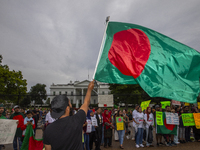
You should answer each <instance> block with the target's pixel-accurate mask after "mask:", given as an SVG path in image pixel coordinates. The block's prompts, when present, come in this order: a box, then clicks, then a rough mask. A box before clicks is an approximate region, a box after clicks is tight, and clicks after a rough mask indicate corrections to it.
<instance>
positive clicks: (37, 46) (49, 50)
mask: <svg viewBox="0 0 200 150" xmlns="http://www.w3.org/2000/svg"><path fill="white" fill-rule="evenodd" d="M199 8H200V1H199V0H162V1H161V0H142V1H141V0H46V1H45V0H42V1H41V0H1V1H0V54H2V55H3V64H7V65H8V66H9V67H10V69H14V70H16V71H17V70H21V71H22V73H23V76H24V78H25V79H27V83H28V90H29V89H30V87H31V86H33V85H35V84H37V83H43V84H46V85H47V91H48V93H49V87H50V85H51V84H52V83H54V84H62V83H63V84H66V83H69V81H70V80H72V81H75V80H79V81H82V80H85V79H88V70H89V75H90V78H92V75H93V72H94V68H95V65H96V60H97V57H98V52H99V49H100V45H101V41H102V37H103V32H104V29H105V18H106V16H110V17H111V18H110V21H118V22H128V23H133V24H139V25H142V26H145V27H148V28H151V29H153V30H155V31H158V32H160V33H162V34H165V35H167V36H169V37H171V38H173V39H175V40H177V41H179V42H181V43H184V44H186V45H188V46H190V47H192V48H194V49H196V50H197V51H200V15H199V14H200V9H199Z"/></svg>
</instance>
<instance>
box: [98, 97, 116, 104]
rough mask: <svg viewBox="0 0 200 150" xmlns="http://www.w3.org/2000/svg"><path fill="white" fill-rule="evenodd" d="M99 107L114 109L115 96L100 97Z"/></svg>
mask: <svg viewBox="0 0 200 150" xmlns="http://www.w3.org/2000/svg"><path fill="white" fill-rule="evenodd" d="M98 103H99V104H98V106H99V107H113V106H114V104H113V95H98Z"/></svg>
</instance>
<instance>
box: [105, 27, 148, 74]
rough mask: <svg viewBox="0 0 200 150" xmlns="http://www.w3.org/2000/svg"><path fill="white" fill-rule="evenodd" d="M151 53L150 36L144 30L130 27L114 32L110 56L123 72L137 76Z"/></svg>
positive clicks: (112, 61)
mask: <svg viewBox="0 0 200 150" xmlns="http://www.w3.org/2000/svg"><path fill="white" fill-rule="evenodd" d="M150 53H151V44H150V41H149V38H148V36H147V35H146V34H145V33H144V32H143V31H142V30H139V29H128V30H123V31H120V32H117V33H115V34H114V36H113V41H112V44H111V47H110V50H109V52H108V58H109V60H110V62H111V63H112V64H113V65H114V66H115V67H116V68H117V69H118V70H119V71H120V72H121V73H122V74H124V75H127V76H133V77H134V78H137V77H138V76H140V74H141V73H142V71H143V70H144V67H145V65H146V63H147V61H148V59H149V56H150Z"/></svg>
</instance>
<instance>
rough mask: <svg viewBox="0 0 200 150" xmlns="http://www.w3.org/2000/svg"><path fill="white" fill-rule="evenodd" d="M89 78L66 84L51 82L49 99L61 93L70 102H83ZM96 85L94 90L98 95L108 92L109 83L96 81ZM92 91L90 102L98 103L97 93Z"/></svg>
mask: <svg viewBox="0 0 200 150" xmlns="http://www.w3.org/2000/svg"><path fill="white" fill-rule="evenodd" d="M89 83H90V81H89V80H84V81H81V82H79V81H75V82H74V83H73V82H72V81H70V83H68V84H54V83H53V84H52V85H51V86H50V94H51V96H50V101H52V99H53V98H54V97H55V96H56V95H61V94H66V95H67V97H68V98H69V99H70V101H71V103H72V104H76V105H77V106H78V104H83V101H84V98H85V95H86V92H87V88H88V84H89ZM97 86H98V88H97ZM97 86H95V87H94V91H96V92H98V94H99V95H104V94H105V95H107V94H110V90H109V85H108V84H106V83H100V82H98V83H97ZM94 91H92V96H91V100H90V101H91V104H98V95H97V94H96V93H95V92H94Z"/></svg>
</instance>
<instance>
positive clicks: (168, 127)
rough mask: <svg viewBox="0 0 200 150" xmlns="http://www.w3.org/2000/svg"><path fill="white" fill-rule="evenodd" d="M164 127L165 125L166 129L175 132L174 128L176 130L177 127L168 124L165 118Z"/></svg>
mask: <svg viewBox="0 0 200 150" xmlns="http://www.w3.org/2000/svg"><path fill="white" fill-rule="evenodd" d="M164 125H165V127H166V128H167V129H168V130H171V131H172V130H174V128H175V125H173V124H167V121H166V118H165V120H164Z"/></svg>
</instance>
